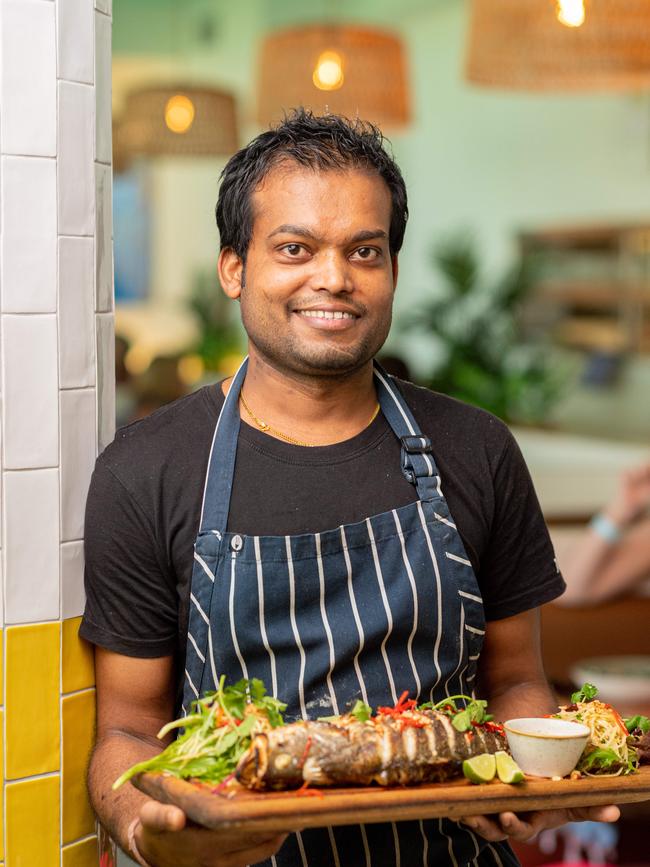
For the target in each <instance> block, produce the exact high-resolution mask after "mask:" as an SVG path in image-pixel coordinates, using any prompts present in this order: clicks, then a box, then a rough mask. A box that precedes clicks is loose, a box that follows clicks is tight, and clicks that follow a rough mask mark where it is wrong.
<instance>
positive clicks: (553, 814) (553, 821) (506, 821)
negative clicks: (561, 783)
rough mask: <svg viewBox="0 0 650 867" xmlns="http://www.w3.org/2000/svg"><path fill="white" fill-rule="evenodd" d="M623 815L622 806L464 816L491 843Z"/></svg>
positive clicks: (524, 837)
mask: <svg viewBox="0 0 650 867" xmlns="http://www.w3.org/2000/svg"><path fill="white" fill-rule="evenodd" d="M620 815H621V811H620V810H619V809H618V807H614V806H613V805H610V806H607V807H575V808H573V809H570V810H539V811H536V812H534V813H522V814H521V815H517V814H516V813H499V814H498V815H496V816H466V817H465V818H463V819H461V820H460V821H461V822H462V824H463V825H467V827H468V828H471V829H472V831H475V832H476V833H477V834H478V835H479V836H481V837H484V838H485V839H486V840H489V841H490V842H491V843H496V842H497V841H498V840H507V839H512V840H517V841H518V842H520V843H524V842H525V841H526V840H530V839H532V838H533V837H535V836H536V835H537V834H539V832H540V831H544V830H546V829H547V828H557V827H559V826H560V825H565V824H566V823H567V822H585V821H591V822H616V821H617V820H618V818H619V816H620Z"/></svg>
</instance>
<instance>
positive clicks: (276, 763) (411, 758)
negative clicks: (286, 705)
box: [235, 710, 507, 790]
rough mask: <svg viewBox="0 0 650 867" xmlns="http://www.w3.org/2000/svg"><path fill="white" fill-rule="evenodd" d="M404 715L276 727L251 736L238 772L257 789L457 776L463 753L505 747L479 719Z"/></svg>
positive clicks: (430, 713)
mask: <svg viewBox="0 0 650 867" xmlns="http://www.w3.org/2000/svg"><path fill="white" fill-rule="evenodd" d="M402 716H403V718H406V719H407V720H408V721H407V722H406V724H405V723H404V719H402V720H400V719H395V718H394V717H392V716H390V715H385V716H384V715H379V716H378V717H375V719H373V720H368V721H366V722H360V721H358V720H356V719H354V717H349V716H348V717H341V719H340V720H337V722H325V721H318V720H315V721H310V720H307V721H300V722H295V723H290V724H288V725H285V726H280V727H278V728H275V729H272V730H271V731H268V732H264V733H261V734H259V735H257V736H256V737H255V738H254V739H253V742H252V744H251V747H250V749H249V750H248V751H247V753H246V754H245V755H244V756H242V758H241V760H240V762H239V764H238V766H237V770H236V772H235V776H236V777H237V779H238V780H239V782H240V783H242V784H243V785H244V786H247V787H248V788H251V789H258V790H264V789H267V790H268V789H295V788H299V787H300V786H302V785H303V784H304V783H308V784H310V785H314V786H344V785H360V786H367V785H370V784H371V783H373V782H374V783H379V784H380V785H383V786H388V785H410V784H413V783H425V782H441V781H443V780H447V779H449V778H450V777H453V776H456V775H458V774H459V772H460V770H461V766H462V762H463V760H464V759H467V758H470V757H471V756H474V755H478V754H480V753H486V752H490V753H494V752H496V751H497V750H506V749H507V746H506V740H505V737H504V736H503V735H501V734H500V733H499V732H495V731H488V730H486V729H484V728H482V727H480V726H476V727H473V728H472V730H471V731H470V732H459V731H457V730H456V729H455V728H454V727H453V726H452V725H451V721H450V719H449V717H447V716H446V715H445V714H441V713H437V712H436V711H429V710H427V711H407V712H405V713H404V714H403V715H402ZM409 722H413V723H415V725H413V724H409Z"/></svg>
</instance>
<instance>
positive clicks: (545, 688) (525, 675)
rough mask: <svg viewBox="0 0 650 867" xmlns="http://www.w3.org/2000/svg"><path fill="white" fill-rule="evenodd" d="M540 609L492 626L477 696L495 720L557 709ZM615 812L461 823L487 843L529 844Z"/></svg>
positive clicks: (609, 818)
mask: <svg viewBox="0 0 650 867" xmlns="http://www.w3.org/2000/svg"><path fill="white" fill-rule="evenodd" d="M539 621H540V617H539V609H538V608H534V609H532V610H530V611H524V612H523V613H522V614H516V615H515V616H514V617H507V618H505V619H503V620H495V621H491V622H490V623H488V625H487V629H486V632H485V641H484V644H483V651H482V653H481V658H480V662H479V666H480V671H479V682H478V685H477V689H478V693H477V694H478V696H479V697H480V698H485V699H487V701H488V709H489V710H490V712H491V713H493V714H494V716H495V717H496V719H497V720H500V721H505V720H507V719H514V718H516V717H528V716H543V715H544V714H547V713H553V712H554V711H555V710H557V701H556V699H555V696H554V695H553V692H552V690H551V688H550V687H549V685H548V682H547V680H546V675H545V674H544V666H543V664H542V654H541V641H540V626H539ZM619 814H620V813H619V810H618V807H614V806H608V807H585V808H575V809H570V810H541V811H537V812H534V813H526V814H524V815H520V816H518V815H516V814H515V813H500V814H499V815H498V816H467V817H466V818H464V819H462V820H461V821H462V822H463V823H464V824H466V825H468V826H469V827H470V828H472V830H474V831H476V832H477V833H478V834H480V835H481V836H482V837H485V838H486V839H487V840H491V841H497V840H505V839H507V838H508V837H511V838H512V839H514V840H520V841H523V840H528V839H530V838H531V837H534V836H535V835H536V834H537V833H538V832H539V831H541V830H543V829H544V828H555V827H557V826H558V825H563V824H565V823H566V822H575V821H581V820H584V819H590V820H591V821H593V822H615V821H616V820H617V819H618V817H619Z"/></svg>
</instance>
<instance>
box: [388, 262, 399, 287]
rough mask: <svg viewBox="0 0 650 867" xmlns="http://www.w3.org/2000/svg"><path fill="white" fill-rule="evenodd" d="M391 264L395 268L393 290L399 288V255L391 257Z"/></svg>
mask: <svg viewBox="0 0 650 867" xmlns="http://www.w3.org/2000/svg"><path fill="white" fill-rule="evenodd" d="M390 261H391V264H392V266H393V289H396V288H397V275H398V273H399V266H398V264H397V255H395V256H391V259H390Z"/></svg>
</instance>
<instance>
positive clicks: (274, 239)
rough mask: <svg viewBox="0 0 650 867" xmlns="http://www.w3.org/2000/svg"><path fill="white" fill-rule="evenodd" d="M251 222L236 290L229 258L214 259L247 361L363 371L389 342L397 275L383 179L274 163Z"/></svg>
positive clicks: (312, 370) (306, 369) (293, 368)
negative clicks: (237, 314)
mask: <svg viewBox="0 0 650 867" xmlns="http://www.w3.org/2000/svg"><path fill="white" fill-rule="evenodd" d="M253 215H254V216H253V233H252V239H251V243H250V246H249V248H248V255H247V259H246V268H245V281H244V285H243V286H242V285H241V283H242V270H241V263H239V266H238V267H237V266H235V264H234V263H235V260H236V261H237V262H239V260H238V259H237V257H236V256H235V254H234V253H232V252H229V253H228V252H226V254H225V256H224V254H222V260H221V272H222V273H221V276H222V282H223V283H224V288H225V289H226V292H227V293H228V294H229V295H230V296H231V297H239V299H240V302H241V311H242V320H243V323H244V327H245V329H246V332H247V334H248V337H249V345H250V352H251V356H253V355H255V354H258V355H259V356H261V357H262V358H263V359H264V360H265V361H266V362H267V363H269V364H271V365H272V366H273V367H274V368H276V369H278V370H282V371H284V372H288V373H294V374H300V375H311V376H337V375H346V374H348V373H352V372H354V371H356V370H358V369H359V368H361V367H362V366H364V365H365V364H367V363H368V361H369V360H370V359H372V358H373V356H374V355H375V354H376V353H377V351H378V350H379V349H380V348H381V346H382V345H383V343H384V341H385V339H386V336H387V335H388V331H389V328H390V323H391V312H392V303H393V294H394V288H395V279H396V274H397V264H396V260H391V256H390V251H389V245H388V236H389V230H390V217H391V198H390V192H389V190H388V187H387V186H386V184H385V183H384V181H383V180H382V179H381V178H380V177H378V176H376V175H372V174H369V173H365V172H362V171H356V170H348V171H324V172H318V171H312V170H310V169H307V168H304V167H301V166H298V165H296V164H294V163H288V164H283V165H279V166H277V167H276V168H274V169H273V170H272V171H271V172H270V173H269V174H268V175H267V177H266V178H265V179H264V181H263V183H262V184H261V186H260V187H259V188H258V189H257V190H256V191H255V193H254V194H253ZM229 257H230V258H229ZM233 257H234V259H233ZM228 262H229V263H230V268H229V267H228ZM233 276H234V282H233Z"/></svg>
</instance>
